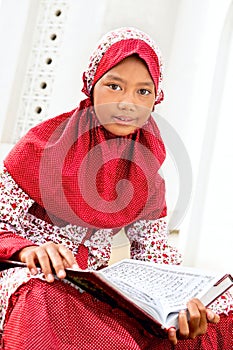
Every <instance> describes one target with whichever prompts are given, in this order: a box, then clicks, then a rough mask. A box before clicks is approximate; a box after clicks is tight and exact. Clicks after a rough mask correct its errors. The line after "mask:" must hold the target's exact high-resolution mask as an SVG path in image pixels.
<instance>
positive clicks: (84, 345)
mask: <svg viewBox="0 0 233 350" xmlns="http://www.w3.org/2000/svg"><path fill="white" fill-rule="evenodd" d="M1 184H2V187H3V186H4V189H5V190H4V191H2V192H1V193H2V194H1V195H2V197H1V205H2V208H1V209H3V206H4V210H1V213H2V223H1V228H2V231H1V236H0V257H1V258H9V257H10V256H11V255H12V254H13V253H14V252H16V251H18V250H19V249H21V248H23V247H25V246H28V245H31V244H33V243H34V242H36V240H38V239H39V237H40V238H41V239H42V237H44V238H43V239H45V240H46V238H47V236H46V234H45V233H46V232H47V234H48V233H49V235H50V236H49V237H50V239H51V240H54V241H55V242H58V241H59V240H61V242H62V243H63V244H65V243H66V244H68V243H70V248H71V249H73V252H74V254H75V245H74V242H73V241H72V237H71V235H70V233H71V232H72V230H71V228H72V229H74V227H66V229H64V228H60V231H59V228H58V227H52V225H51V224H49V223H46V222H45V221H44V220H41V219H40V218H39V217H38V216H39V215H38V214H39V212H40V213H41V217H42V219H44V217H43V210H42V208H39V207H38V208H37V210H36V209H35V206H34V213H37V217H35V216H34V215H33V214H31V213H29V212H28V208H32V202H33V201H32V200H31V199H30V198H28V196H27V195H26V194H25V193H24V192H23V191H22V190H21V189H20V188H18V187H17V185H16V184H15V182H14V180H13V179H12V178H11V176H10V175H9V174H8V173H7V172H4V173H3V174H2V177H1ZM4 198H5V199H4ZM9 203H10V206H11V209H9ZM12 206H13V208H14V211H15V215H12ZM19 214H20V215H19ZM3 216H4V218H3ZM10 217H11V220H10ZM19 217H21V218H22V221H20V220H19V219H18V218H19ZM17 220H18V221H17ZM9 221H11V224H9ZM23 225H25V226H24V231H22V232H21V233H20V228H21V229H22V227H23ZM26 227H27V230H25V228H26ZM16 228H18V232H17V233H16V231H15V230H16ZM36 228H37V230H36ZM38 228H39V229H40V231H41V235H38ZM82 230H83V232H84V234H85V229H83V228H79V235H81V236H82ZM110 231H111V230H105V231H104V230H99V232H97V233H96V236H95V234H93V236H92V238H90V246H89V249H90V250H89V256H88V264H89V266H92V268H98V267H99V265H98V264H97V261H101V264H102V265H105V264H106V263H107V261H108V259H109V257H110V249H109V245H108V242H109V238H110V237H111V234H112V232H110ZM65 233H66V234H68V235H67V237H68V238H66V240H65ZM127 234H128V237H129V239H130V242H131V256H132V258H136V259H143V260H151V259H153V260H155V261H157V262H165V263H173V264H174V263H179V262H180V255H179V254H178V253H177V251H176V250H175V249H173V248H171V247H169V246H168V245H167V242H166V233H165V222H164V220H163V219H160V220H155V221H143V220H142V221H140V222H137V223H135V224H134V225H132V227H130V228H129V229H128V231H127ZM107 236H108V237H107ZM73 238H74V237H73ZM101 239H102V241H101ZM96 242H98V246H99V247H100V248H99V249H98V254H96V251H95V249H94V250H93V252H95V255H93V254H92V253H93V252H92V253H91V249H93V248H95V243H96ZM100 256H102V260H101V259H100ZM79 259H80V257H79ZM0 276H1V277H0V280H1V287H2V289H1V291H0V298H2V299H1V305H2V313H3V314H4V315H3V316H4V318H2V321H3V322H2V329H3V336H2V349H5V350H16V349H17V350H37V349H38V350H41V349H46V350H47V349H48V350H50V349H51V350H53V349H54V350H74V349H86V350H92V349H93V350H102V349H107V350H114V349H116V350H119V349H127V350H128V349H130V350H131V349H132V350H133V349H135V350H136V349H137V350H139V349H156V350H157V349H161V350H162V349H163V350H164V349H173V346H172V345H171V344H170V342H169V341H168V340H166V339H160V338H158V337H155V336H153V335H151V334H149V333H148V332H146V331H145V330H144V329H142V327H141V326H140V325H139V324H138V322H137V321H136V320H134V319H132V318H130V317H129V316H128V315H126V314H125V313H124V312H122V311H121V310H119V309H112V308H111V307H110V306H109V305H107V304H105V303H103V302H101V301H98V300H96V299H95V298H93V297H92V296H90V295H89V294H88V293H86V292H82V291H80V290H78V289H76V288H74V287H73V286H72V285H70V284H69V283H66V282H63V281H59V280H55V282H53V283H52V284H49V283H47V282H46V281H44V278H43V276H42V274H39V275H38V276H36V278H32V276H31V275H30V274H29V272H28V271H27V269H21V268H16V269H12V270H8V271H7V272H5V271H4V272H2V273H1V275H0ZM9 286H10V289H8V287H9ZM3 297H4V299H3ZM6 302H7V304H6ZM230 302H231V301H230V298H229V296H228V300H227V301H226V303H225V312H228V316H227V315H224V314H222V315H221V321H220V323H219V324H218V325H212V324H209V327H208V332H207V333H206V334H205V335H203V336H199V337H197V338H196V339H195V340H180V341H179V342H178V345H177V346H176V347H175V348H176V349H185V350H186V349H195V350H196V349H206V350H210V349H211V350H215V349H216V350H217V349H218V350H220V349H221V350H222V349H224V350H230V349H232V325H233V320H232V312H231V311H230V309H231V308H232V305H230ZM4 303H5V304H4ZM221 307H222V310H223V311H224V305H223V303H222V304H221ZM4 310H5V313H4Z"/></svg>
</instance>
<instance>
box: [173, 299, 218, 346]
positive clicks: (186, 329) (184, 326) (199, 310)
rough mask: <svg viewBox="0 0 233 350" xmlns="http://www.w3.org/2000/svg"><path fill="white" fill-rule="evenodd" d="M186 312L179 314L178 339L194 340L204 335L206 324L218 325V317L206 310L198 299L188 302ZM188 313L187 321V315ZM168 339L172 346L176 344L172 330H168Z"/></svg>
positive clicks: (174, 331)
mask: <svg viewBox="0 0 233 350" xmlns="http://www.w3.org/2000/svg"><path fill="white" fill-rule="evenodd" d="M187 307H188V312H187V311H180V313H179V338H180V339H194V338H196V337H197V336H198V335H202V334H205V333H206V331H207V326H208V322H211V323H218V322H219V320H220V317H219V316H218V315H217V314H215V313H214V312H213V311H211V310H210V309H206V308H205V306H204V305H203V304H202V302H201V301H200V300H198V299H192V300H191V301H189V302H188V305H187ZM188 313H189V321H188V316H187V314H188ZM168 339H169V340H170V342H171V343H172V344H173V345H176V344H177V334H176V330H175V329H174V328H171V329H169V331H168Z"/></svg>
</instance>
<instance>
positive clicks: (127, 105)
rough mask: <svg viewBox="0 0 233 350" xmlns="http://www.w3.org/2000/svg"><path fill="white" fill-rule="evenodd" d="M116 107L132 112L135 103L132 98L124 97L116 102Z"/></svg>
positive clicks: (134, 108)
mask: <svg viewBox="0 0 233 350" xmlns="http://www.w3.org/2000/svg"><path fill="white" fill-rule="evenodd" d="M118 108H119V109H120V110H122V111H129V112H134V111H135V110H136V105H135V103H134V101H133V98H129V97H126V98H124V99H122V100H121V101H119V102H118Z"/></svg>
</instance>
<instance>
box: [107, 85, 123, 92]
mask: <svg viewBox="0 0 233 350" xmlns="http://www.w3.org/2000/svg"><path fill="white" fill-rule="evenodd" d="M108 86H109V87H110V89H112V90H115V91H119V90H121V87H120V85H117V84H109V85H108Z"/></svg>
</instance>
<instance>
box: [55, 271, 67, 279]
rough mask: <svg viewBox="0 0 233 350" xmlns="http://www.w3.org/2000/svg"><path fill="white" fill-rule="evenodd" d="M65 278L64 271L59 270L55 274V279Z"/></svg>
mask: <svg viewBox="0 0 233 350" xmlns="http://www.w3.org/2000/svg"><path fill="white" fill-rule="evenodd" d="M65 276H66V273H65V271H64V270H59V271H58V273H57V277H59V278H64V277H65Z"/></svg>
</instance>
